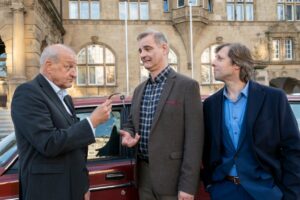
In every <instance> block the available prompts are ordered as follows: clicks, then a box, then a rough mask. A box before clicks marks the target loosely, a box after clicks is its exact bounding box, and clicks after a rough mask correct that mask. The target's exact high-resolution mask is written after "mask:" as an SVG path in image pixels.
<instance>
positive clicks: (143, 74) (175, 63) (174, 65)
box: [140, 49, 178, 82]
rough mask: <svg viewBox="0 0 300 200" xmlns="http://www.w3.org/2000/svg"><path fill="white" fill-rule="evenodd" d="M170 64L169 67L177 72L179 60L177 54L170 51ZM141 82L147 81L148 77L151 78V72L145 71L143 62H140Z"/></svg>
mask: <svg viewBox="0 0 300 200" xmlns="http://www.w3.org/2000/svg"><path fill="white" fill-rule="evenodd" d="M168 62H169V65H170V66H171V67H172V68H173V69H174V70H175V71H177V68H178V59H177V55H176V54H175V52H174V51H173V50H172V49H170V50H169V55H168ZM140 72H141V73H140V80H141V82H143V81H145V80H146V79H147V78H148V77H149V72H148V70H147V69H145V67H144V65H143V63H142V61H140Z"/></svg>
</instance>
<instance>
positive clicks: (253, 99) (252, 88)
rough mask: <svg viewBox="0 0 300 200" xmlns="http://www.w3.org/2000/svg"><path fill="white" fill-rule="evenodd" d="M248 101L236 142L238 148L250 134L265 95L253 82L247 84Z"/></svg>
mask: <svg viewBox="0 0 300 200" xmlns="http://www.w3.org/2000/svg"><path fill="white" fill-rule="evenodd" d="M248 94H249V95H248V100H247V107H246V113H245V116H244V119H243V120H244V121H243V125H242V132H241V135H240V138H239V142H238V148H237V149H239V147H240V146H241V144H242V142H243V141H244V139H245V136H246V135H247V134H248V133H252V131H251V130H252V127H253V125H254V123H255V120H256V118H257V115H258V113H259V111H260V109H261V106H262V104H263V101H264V98H265V93H264V91H263V90H261V88H259V85H258V84H257V83H255V82H253V81H250V82H249V92H248Z"/></svg>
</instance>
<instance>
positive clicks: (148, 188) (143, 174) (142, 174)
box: [138, 161, 178, 200]
mask: <svg viewBox="0 0 300 200" xmlns="http://www.w3.org/2000/svg"><path fill="white" fill-rule="evenodd" d="M158 178H159V177H158ZM138 186H139V197H140V200H177V199H178V197H177V195H175V196H164V195H159V194H157V193H156V192H155V191H154V190H153V184H152V181H151V179H150V169H149V164H148V163H147V162H144V161H138Z"/></svg>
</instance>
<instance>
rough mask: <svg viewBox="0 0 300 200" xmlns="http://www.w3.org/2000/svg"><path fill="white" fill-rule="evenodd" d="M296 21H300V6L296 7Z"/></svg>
mask: <svg viewBox="0 0 300 200" xmlns="http://www.w3.org/2000/svg"><path fill="white" fill-rule="evenodd" d="M299 1H300V0H299ZM296 20H300V5H296Z"/></svg>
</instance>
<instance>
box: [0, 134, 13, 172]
mask: <svg viewBox="0 0 300 200" xmlns="http://www.w3.org/2000/svg"><path fill="white" fill-rule="evenodd" d="M16 150H17V143H16V137H15V134H14V133H11V134H9V135H8V136H6V137H5V138H3V139H2V140H1V142H0V166H1V167H2V166H4V164H6V162H7V161H8V160H9V159H10V158H11V156H12V154H14V153H15V152H16Z"/></svg>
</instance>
